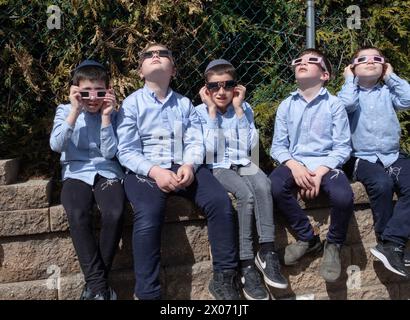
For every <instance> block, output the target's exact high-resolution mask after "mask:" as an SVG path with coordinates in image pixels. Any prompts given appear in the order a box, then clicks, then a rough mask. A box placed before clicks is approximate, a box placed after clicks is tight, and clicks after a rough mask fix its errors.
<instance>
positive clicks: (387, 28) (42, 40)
mask: <svg viewBox="0 0 410 320" xmlns="http://www.w3.org/2000/svg"><path fill="white" fill-rule="evenodd" d="M315 4H316V10H317V15H316V16H317V18H316V25H317V26H316V29H317V43H318V47H319V48H322V49H324V50H325V51H326V52H327V53H328V54H329V57H330V60H331V61H332V63H333V66H334V70H335V75H336V76H335V79H334V80H333V81H332V83H331V84H330V85H329V89H330V90H331V91H333V92H337V91H338V89H339V88H340V86H341V84H342V83H343V78H342V76H341V74H342V71H343V67H344V65H346V64H347V63H348V61H349V58H350V56H351V55H352V52H353V51H354V50H355V49H356V48H357V47H359V46H361V45H363V44H374V45H376V46H379V47H380V48H381V49H382V50H384V51H385V53H386V55H387V56H388V57H389V58H390V60H391V62H392V64H393V66H394V67H395V69H396V70H397V73H398V74H399V75H400V76H402V77H404V78H407V79H410V61H409V59H410V58H409V57H410V55H409V47H408V43H409V41H408V40H409V39H408V37H409V28H410V23H409V19H410V9H409V8H410V1H409V0H407V1H379V2H378V3H377V4H375V3H374V1H368V0H363V1H360V4H359V5H360V7H361V9H362V18H363V20H362V29H361V30H350V29H348V28H347V27H346V19H347V17H348V14H347V13H346V8H347V6H348V5H350V4H351V2H350V1H330V0H321V1H315ZM49 5H58V6H59V7H60V9H61V12H62V29H61V30H57V29H54V30H49V29H48V28H47V19H48V18H49V15H48V14H47V13H46V10H47V7H48V6H49ZM0 9H1V12H2V13H1V15H0V44H1V45H0V71H1V73H0V74H1V78H0V81H1V84H0V88H1V89H0V90H1V92H0V93H1V94H0V108H1V112H0V158H9V157H20V158H21V159H22V160H23V168H25V170H26V171H25V173H24V174H25V175H26V176H54V177H58V176H59V171H60V168H59V165H58V158H59V155H58V154H56V153H53V152H52V151H51V150H50V148H49V144H48V139H49V134H50V131H51V127H52V120H53V117H54V112H55V108H56V106H57V105H58V104H59V103H64V102H67V101H68V88H69V81H70V71H71V70H72V69H73V68H74V67H75V66H76V65H77V64H78V63H79V62H80V61H81V60H83V59H85V58H93V59H96V60H99V61H101V62H103V63H106V64H107V65H108V66H109V70H110V73H111V75H112V85H113V87H114V89H115V90H116V92H117V94H118V97H119V100H122V99H123V98H124V97H125V96H127V95H128V94H129V93H131V92H132V91H134V90H135V89H137V88H139V87H141V85H142V82H141V80H140V79H139V77H138V72H137V66H138V52H139V51H140V50H141V48H142V47H144V46H145V44H146V43H147V42H148V41H157V42H163V43H165V44H167V45H168V46H169V47H170V49H172V50H173V51H174V52H175V57H176V64H177V68H178V75H177V78H176V79H175V80H174V82H173V84H172V86H173V87H174V89H176V91H178V92H180V93H182V94H184V95H187V96H188V97H190V98H191V99H193V101H194V102H195V103H199V97H198V91H199V88H200V87H201V86H202V85H203V79H202V72H203V70H204V68H205V66H206V64H207V63H208V62H209V61H210V60H211V59H214V58H219V57H223V58H226V59H229V60H231V61H232V62H233V64H234V65H235V66H237V70H238V74H239V76H240V81H241V83H243V84H245V85H246V87H247V96H248V98H247V100H248V101H249V102H250V103H251V104H252V105H253V107H254V109H255V118H256V123H257V125H258V128H259V129H260V133H261V134H260V136H261V147H262V148H261V151H263V152H262V154H261V160H262V167H264V168H265V169H266V170H269V169H270V168H271V167H272V162H271V160H270V159H269V148H270V143H271V138H272V133H273V122H274V116H275V110H276V107H277V106H278V104H279V103H280V101H281V100H283V99H284V98H286V96H287V95H288V94H289V93H290V92H291V91H292V90H294V88H295V86H294V80H293V75H292V70H291V68H290V67H289V61H290V60H291V59H292V58H294V57H295V56H296V55H297V54H298V52H300V51H301V50H302V49H303V48H304V35H305V22H304V19H305V1H304V0H295V1H279V0H276V1H272V0H239V1H238V0H236V1H233V0H226V1H222V0H220V1H211V0H190V1H182V0H148V1H130V0H118V1H102V0H87V1H78V0H72V1H61V0H60V1H30V2H29V4H28V2H25V1H22V0H20V1H11V0H10V1H8V0H0ZM400 120H401V125H402V128H403V139H402V145H403V147H405V148H409V146H410V134H409V133H410V132H409V130H410V124H409V121H410V119H409V114H408V113H401V114H400Z"/></svg>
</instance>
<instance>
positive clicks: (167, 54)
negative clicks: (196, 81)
mask: <svg viewBox="0 0 410 320" xmlns="http://www.w3.org/2000/svg"><path fill="white" fill-rule="evenodd" d="M142 59H143V62H142V64H141V67H140V77H141V78H144V79H146V80H149V81H156V80H157V79H163V78H164V77H169V78H171V77H172V76H175V73H176V70H175V66H174V63H173V60H172V53H171V51H169V50H168V49H167V48H165V47H162V46H157V45H154V46H152V47H150V48H148V49H147V51H145V52H143V53H142Z"/></svg>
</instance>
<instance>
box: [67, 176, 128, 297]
mask: <svg viewBox="0 0 410 320" xmlns="http://www.w3.org/2000/svg"><path fill="white" fill-rule="evenodd" d="M124 198H125V196H124V189H123V186H122V184H121V181H120V180H119V179H107V178H104V177H101V176H100V175H97V176H96V178H95V180H94V186H90V185H88V184H86V183H85V182H83V181H81V180H76V179H67V180H65V181H64V183H63V189H62V191H61V203H62V204H63V206H64V209H65V211H66V213H67V217H68V223H69V226H70V234H71V238H72V241H73V244H74V249H75V251H76V254H77V256H78V260H79V263H80V266H81V270H82V271H83V273H84V278H85V282H86V284H87V286H88V288H89V289H90V290H91V291H92V292H93V293H98V292H100V291H103V290H106V289H107V278H108V273H109V271H110V269H111V265H112V261H113V259H114V255H115V252H116V250H117V247H118V243H119V240H120V237H121V232H122V225H123V216H124V215H123V211H124ZM94 201H95V202H96V203H97V205H98V208H99V210H100V211H101V230H100V234H99V239H98V240H97V239H96V237H95V232H94V228H93V216H92V214H91V209H92V206H93V204H94Z"/></svg>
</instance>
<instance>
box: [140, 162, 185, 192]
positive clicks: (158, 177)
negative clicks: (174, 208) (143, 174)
mask: <svg viewBox="0 0 410 320" xmlns="http://www.w3.org/2000/svg"><path fill="white" fill-rule="evenodd" d="M148 175H149V177H150V178H152V179H154V180H155V182H156V184H157V186H158V188H160V189H161V190H162V191H164V192H166V193H169V192H171V191H175V190H176V189H177V188H178V187H179V181H180V180H181V179H180V178H179V177H178V176H177V175H176V174H175V173H174V172H172V171H171V170H168V169H163V168H161V167H159V166H154V167H152V168H151V170H150V171H149V174H148Z"/></svg>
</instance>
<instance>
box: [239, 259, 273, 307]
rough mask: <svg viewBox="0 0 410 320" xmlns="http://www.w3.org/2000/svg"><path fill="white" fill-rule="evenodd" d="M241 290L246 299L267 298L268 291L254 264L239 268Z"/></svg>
mask: <svg viewBox="0 0 410 320" xmlns="http://www.w3.org/2000/svg"><path fill="white" fill-rule="evenodd" d="M241 273H242V276H241V284H242V292H243V295H244V296H245V298H246V300H269V293H268V291H267V290H266V288H265V285H264V284H263V281H262V278H261V275H260V274H259V272H258V271H257V270H256V268H255V266H248V267H246V268H242V269H241Z"/></svg>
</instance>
